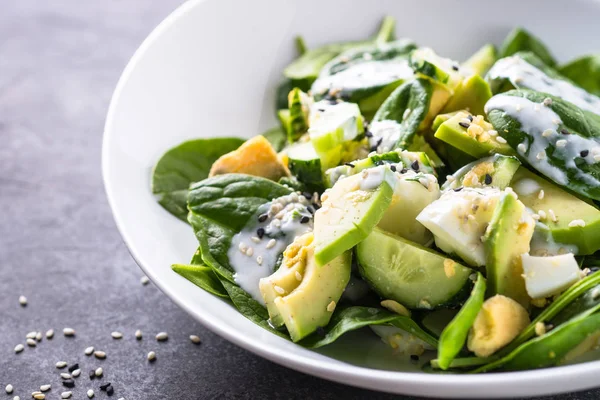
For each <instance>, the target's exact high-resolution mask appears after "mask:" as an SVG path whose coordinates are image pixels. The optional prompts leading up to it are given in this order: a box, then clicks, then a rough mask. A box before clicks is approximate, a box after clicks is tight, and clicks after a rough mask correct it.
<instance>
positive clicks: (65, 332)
mask: <svg viewBox="0 0 600 400" xmlns="http://www.w3.org/2000/svg"><path fill="white" fill-rule="evenodd" d="M63 335H65V336H75V329H73V328H65V329H63Z"/></svg>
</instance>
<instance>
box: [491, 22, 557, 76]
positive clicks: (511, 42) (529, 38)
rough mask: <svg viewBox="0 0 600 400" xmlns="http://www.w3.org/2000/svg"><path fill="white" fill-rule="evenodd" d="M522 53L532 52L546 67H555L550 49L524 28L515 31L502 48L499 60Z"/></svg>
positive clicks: (510, 34) (505, 40) (509, 35)
mask: <svg viewBox="0 0 600 400" xmlns="http://www.w3.org/2000/svg"><path fill="white" fill-rule="evenodd" d="M520 51H531V52H532V53H534V54H535V55H536V56H538V57H539V58H540V59H541V60H542V61H543V62H544V64H546V65H549V66H551V67H552V66H554V65H555V64H556V61H555V60H554V57H553V56H552V54H550V51H549V50H548V48H547V47H546V46H545V45H544V44H543V43H542V42H541V41H540V39H538V38H537V37H535V36H534V35H532V34H531V33H529V32H527V31H526V30H525V29H523V28H519V27H518V28H515V29H513V30H512V31H511V32H510V33H509V34H508V36H507V37H506V39H504V42H503V43H502V46H500V51H499V54H498V56H499V58H503V57H508V56H510V55H513V54H515V53H518V52H520Z"/></svg>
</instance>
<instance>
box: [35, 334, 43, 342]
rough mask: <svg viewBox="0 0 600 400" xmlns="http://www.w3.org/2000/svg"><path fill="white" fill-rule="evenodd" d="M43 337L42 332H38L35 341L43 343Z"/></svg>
mask: <svg viewBox="0 0 600 400" xmlns="http://www.w3.org/2000/svg"><path fill="white" fill-rule="evenodd" d="M43 337H44V335H42V332H38V333H37V335H35V340H37V341H38V342H41V341H42V338H43Z"/></svg>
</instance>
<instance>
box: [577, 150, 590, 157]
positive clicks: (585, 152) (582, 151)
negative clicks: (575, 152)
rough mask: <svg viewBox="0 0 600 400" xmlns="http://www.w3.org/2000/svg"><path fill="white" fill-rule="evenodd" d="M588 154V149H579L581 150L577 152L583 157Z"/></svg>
mask: <svg viewBox="0 0 600 400" xmlns="http://www.w3.org/2000/svg"><path fill="white" fill-rule="evenodd" d="M589 154H590V151H589V150H581V152H580V153H579V155H580V156H581V157H582V158H585V157H587V156H588V155H589Z"/></svg>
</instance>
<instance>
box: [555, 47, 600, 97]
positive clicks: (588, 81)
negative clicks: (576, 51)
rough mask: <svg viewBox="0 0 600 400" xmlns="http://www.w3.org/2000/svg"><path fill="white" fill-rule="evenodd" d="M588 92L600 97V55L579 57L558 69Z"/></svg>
mask: <svg viewBox="0 0 600 400" xmlns="http://www.w3.org/2000/svg"><path fill="white" fill-rule="evenodd" d="M558 72H560V73H561V74H562V75H563V76H565V77H567V78H569V79H570V80H572V81H573V82H575V83H576V84H577V85H579V86H580V87H582V88H584V89H585V90H587V91H588V92H590V93H592V94H595V95H596V96H600V54H593V55H588V56H583V57H579V58H577V59H575V60H573V61H570V62H569V63H567V64H565V65H563V66H561V67H560V68H559V69H558Z"/></svg>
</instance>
